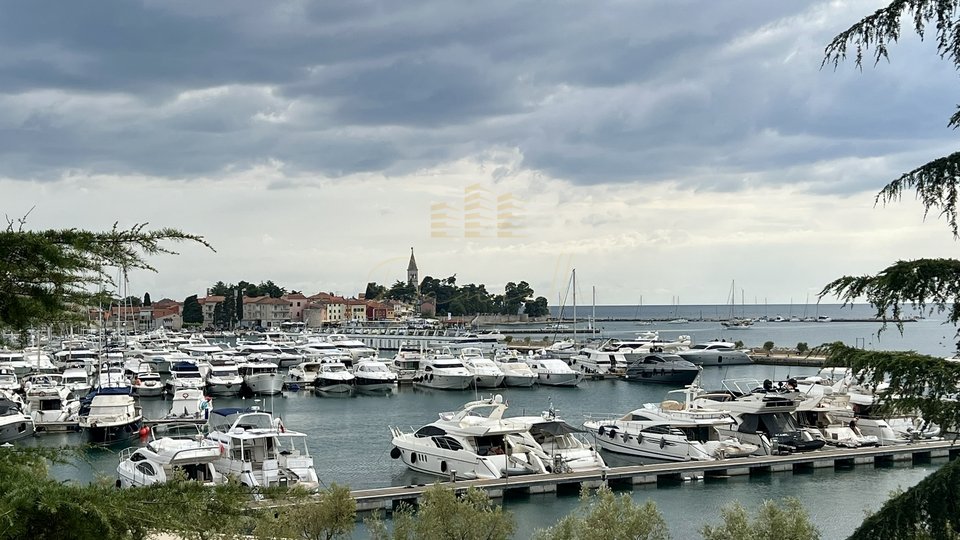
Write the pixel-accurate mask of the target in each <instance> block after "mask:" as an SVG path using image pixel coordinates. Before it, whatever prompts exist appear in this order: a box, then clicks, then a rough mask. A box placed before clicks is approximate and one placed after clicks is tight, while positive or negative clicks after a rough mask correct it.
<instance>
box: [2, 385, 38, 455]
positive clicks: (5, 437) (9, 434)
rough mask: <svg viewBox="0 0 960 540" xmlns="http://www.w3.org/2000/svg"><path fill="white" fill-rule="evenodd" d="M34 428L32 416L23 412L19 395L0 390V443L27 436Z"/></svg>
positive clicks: (31, 433)
mask: <svg viewBox="0 0 960 540" xmlns="http://www.w3.org/2000/svg"><path fill="white" fill-rule="evenodd" d="M34 429H35V428H34V424H33V418H32V417H31V416H30V415H29V414H27V413H25V412H24V404H23V402H22V401H20V399H19V397H18V396H16V395H14V394H8V393H6V392H2V391H0V444H6V443H8V442H13V441H16V440H18V439H22V438H24V437H29V436H30V435H33V433H34Z"/></svg>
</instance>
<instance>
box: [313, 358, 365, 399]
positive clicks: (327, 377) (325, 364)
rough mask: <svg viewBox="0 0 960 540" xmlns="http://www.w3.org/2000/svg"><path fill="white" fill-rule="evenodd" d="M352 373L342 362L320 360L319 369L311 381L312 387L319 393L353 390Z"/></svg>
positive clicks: (337, 392) (338, 392) (339, 392)
mask: <svg viewBox="0 0 960 540" xmlns="http://www.w3.org/2000/svg"><path fill="white" fill-rule="evenodd" d="M354 379H355V377H354V375H353V373H350V371H349V370H348V369H347V366H346V365H344V363H343V362H340V361H336V360H322V361H321V362H320V370H319V371H317V376H316V378H315V379H314V381H313V388H314V390H316V391H317V392H320V393H331V394H341V393H345V392H350V391H352V390H353V381H354Z"/></svg>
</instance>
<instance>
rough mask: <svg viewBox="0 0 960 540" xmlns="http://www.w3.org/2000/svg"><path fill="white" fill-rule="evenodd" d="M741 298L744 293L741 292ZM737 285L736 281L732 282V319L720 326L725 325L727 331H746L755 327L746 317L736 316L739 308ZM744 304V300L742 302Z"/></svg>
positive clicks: (721, 322) (722, 322)
mask: <svg viewBox="0 0 960 540" xmlns="http://www.w3.org/2000/svg"><path fill="white" fill-rule="evenodd" d="M740 294H741V298H742V295H743V292H742V291H741V293H740ZM736 302H737V284H736V281H731V282H730V318H729V319H727V320H726V321H720V324H721V325H723V327H724V328H726V329H727V330H746V329H748V328H751V327H752V326H753V321H752V320H750V319H748V318H746V317H742V316H741V317H737V316H736V307H737V304H736ZM741 302H742V300H741Z"/></svg>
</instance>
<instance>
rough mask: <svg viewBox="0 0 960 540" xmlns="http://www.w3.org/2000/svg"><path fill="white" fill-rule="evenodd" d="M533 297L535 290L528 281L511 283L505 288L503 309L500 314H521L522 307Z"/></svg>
mask: <svg viewBox="0 0 960 540" xmlns="http://www.w3.org/2000/svg"><path fill="white" fill-rule="evenodd" d="M531 296H533V289H531V288H530V284H529V283H527V282H526V281H521V282H520V283H514V282H512V281H511V282H509V283H507V285H506V287H504V294H503V309H502V310H501V311H500V313H502V314H504V315H516V314H517V313H519V312H520V306H522V305H523V304H524V302H526V301H527V299H528V298H530V297H531Z"/></svg>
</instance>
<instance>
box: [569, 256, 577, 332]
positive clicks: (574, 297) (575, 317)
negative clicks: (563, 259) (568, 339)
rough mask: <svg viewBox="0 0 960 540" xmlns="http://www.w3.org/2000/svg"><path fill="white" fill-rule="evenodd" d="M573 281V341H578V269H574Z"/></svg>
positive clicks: (571, 276) (571, 277)
mask: <svg viewBox="0 0 960 540" xmlns="http://www.w3.org/2000/svg"><path fill="white" fill-rule="evenodd" d="M570 279H571V283H573V341H574V342H576V341H577V269H576V268H574V269H573V273H572V274H571V275H570Z"/></svg>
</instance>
